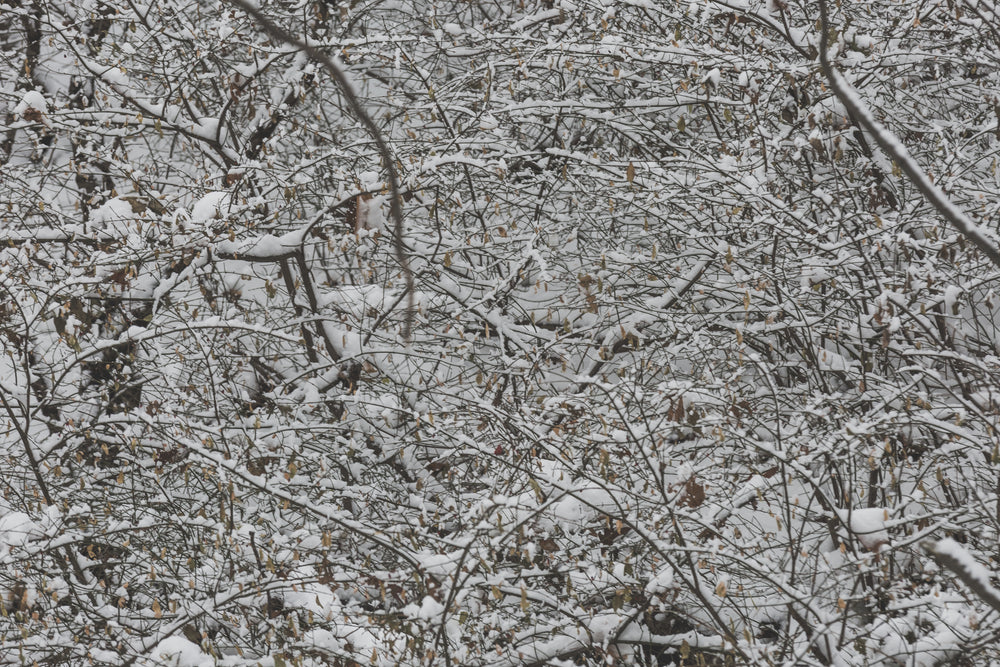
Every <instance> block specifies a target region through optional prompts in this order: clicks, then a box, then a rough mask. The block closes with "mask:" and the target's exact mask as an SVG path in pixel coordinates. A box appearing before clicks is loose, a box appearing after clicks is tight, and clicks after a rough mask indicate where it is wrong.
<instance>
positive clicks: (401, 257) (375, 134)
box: [228, 0, 416, 340]
mask: <svg viewBox="0 0 1000 667" xmlns="http://www.w3.org/2000/svg"><path fill="white" fill-rule="evenodd" d="M228 2H230V3H232V4H234V5H236V6H237V7H239V8H241V9H242V10H243V11H245V12H246V13H247V14H249V15H250V16H251V17H253V19H254V21H256V22H257V24H258V25H259V26H260V27H261V28H262V29H263V30H264V32H266V33H267V34H268V35H270V36H271V37H272V38H274V39H276V40H279V41H281V42H285V43H286V44H291V45H292V46H296V47H298V48H300V49H302V50H303V51H305V52H306V53H307V54H308V55H309V57H310V58H312V59H313V60H316V61H318V62H319V63H320V64H321V65H322V66H323V68H324V69H325V70H326V71H327V73H328V74H329V75H330V76H331V77H332V78H333V80H334V81H336V82H337V86H339V87H340V90H341V92H342V93H343V95H344V99H346V100H347V105H348V107H350V109H351V113H353V114H354V116H355V117H356V118H357V119H358V120H359V121H361V124H362V125H363V126H364V128H365V130H367V131H368V133H369V134H370V135H371V137H372V139H374V140H375V146H376V147H377V148H378V152H379V156H380V157H381V158H382V162H383V163H385V168H386V170H387V171H388V172H389V193H390V203H389V211H390V214H391V216H392V226H393V239H392V241H393V251H394V253H395V255H396V262H397V263H398V264H399V267H400V269H401V270H402V272H403V279H404V281H405V282H406V293H407V310H406V317H405V319H404V321H403V338H404V339H405V340H409V339H410V330H411V329H412V327H413V318H414V313H415V312H416V306H415V302H414V293H415V289H414V285H413V271H412V270H411V269H410V262H409V259H408V258H407V256H406V250H405V248H404V247H403V204H402V201H403V198H402V196H401V195H400V192H399V173H398V172H397V171H396V162H395V160H394V159H393V157H392V152H391V151H390V150H389V145H388V144H387V143H386V141H385V137H383V136H382V131H381V130H379V128H378V125H376V124H375V121H374V120H372V117H371V116H370V115H369V114H368V112H367V111H365V109H364V107H363V106H361V101H360V100H358V97H357V95H355V94H354V88H353V86H351V82H350V81H349V80H348V79H347V76H346V75H345V74H344V71H343V69H341V67H340V65H339V64H338V63H337V62H336V60H334V59H333V58H332V57H330V56H329V55H327V54H326V53H325V52H324V51H323V50H321V49H319V48H317V47H316V46H313V45H311V44H310V43H308V42H307V41H306V40H304V39H302V38H301V37H296V36H294V35H292V34H291V33H289V32H287V31H286V30H285V29H284V28H281V27H280V26H278V25H276V24H274V23H272V22H271V20H270V19H268V18H267V17H266V16H264V15H263V14H262V13H261V11H260V10H259V9H257V7H255V6H254V4H252V3H251V2H248V0H228Z"/></svg>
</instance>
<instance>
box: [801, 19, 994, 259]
mask: <svg viewBox="0 0 1000 667" xmlns="http://www.w3.org/2000/svg"><path fill="white" fill-rule="evenodd" d="M819 11H820V37H819V61H820V65H821V66H822V68H823V74H824V76H826V78H827V80H829V82H830V87H831V88H833V92H834V94H835V95H836V96H837V99H839V100H840V101H841V103H842V104H843V105H844V106H845V107H847V110H848V112H849V113H850V114H851V115H852V117H853V118H854V119H855V120H856V121H857V122H858V123H859V124H860V125H861V126H862V127H863V128H864V129H865V131H867V132H868V133H869V134H870V135H872V137H873V138H874V139H875V142H876V143H877V144H878V145H879V146H880V147H881V148H882V150H883V151H885V152H886V153H887V154H888V155H889V156H890V157H891V158H892V159H893V161H895V163H896V164H897V165H898V166H899V168H900V169H901V170H902V171H903V173H904V174H906V176H907V178H909V179H910V182H911V183H913V185H914V186H916V188H917V190H919V191H920V193H921V194H922V195H923V196H924V197H926V198H927V201H929V202H930V203H931V204H932V205H933V206H934V208H936V209H937V211H938V213H940V214H941V215H942V217H944V219H945V220H947V221H948V222H949V223H951V225H952V226H953V227H954V228H955V229H957V230H958V231H959V233H961V234H962V236H964V237H965V238H967V239H969V240H970V241H972V243H973V244H974V245H975V246H976V247H977V248H979V250H981V251H982V253H983V254H984V255H986V256H987V257H988V258H989V260H990V261H991V262H993V264H994V265H995V266H997V267H1000V249H998V248H997V244H996V242H995V241H993V240H992V239H990V237H989V236H987V234H986V232H985V231H984V230H983V228H981V227H980V226H979V225H977V224H976V223H975V222H973V221H972V219H971V218H969V216H967V215H966V214H965V213H964V212H963V211H962V210H961V209H959V208H958V207H957V206H955V204H954V202H952V201H951V199H949V197H948V195H947V194H945V192H944V190H942V189H941V188H940V187H938V186H937V185H936V184H935V183H934V181H932V180H931V179H930V177H929V176H928V175H927V174H926V173H925V172H924V170H923V169H922V168H921V167H920V165H919V164H917V161H916V160H915V159H913V156H912V155H910V152H909V151H908V150H907V149H906V146H904V145H903V143H902V142H901V141H900V140H899V139H898V138H897V137H896V136H895V135H893V133H892V132H891V131H889V129H888V128H887V127H885V126H884V125H882V123H880V122H878V120H876V119H875V116H873V115H872V112H871V110H870V109H869V108H868V107H867V106H866V105H865V103H864V102H862V101H861V98H860V97H859V96H858V91H856V90H855V89H854V87H853V86H852V85H851V84H850V83H848V81H847V79H845V78H844V75H842V74H841V73H840V72H839V71H838V70H837V68H836V67H834V66H833V63H831V62H830V54H829V52H828V50H829V47H830V44H829V42H830V17H829V10H828V8H827V4H826V0H819Z"/></svg>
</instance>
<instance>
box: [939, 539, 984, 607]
mask: <svg viewBox="0 0 1000 667" xmlns="http://www.w3.org/2000/svg"><path fill="white" fill-rule="evenodd" d="M923 547H924V551H926V552H927V553H928V554H930V556H931V558H933V559H934V562H936V563H937V564H938V565H940V566H941V567H943V568H945V569H946V570H950V571H951V572H952V573H954V574H955V576H957V577H958V578H959V579H961V580H962V583H963V584H965V585H966V586H968V587H969V590H971V591H972V592H973V593H975V594H976V597H978V598H979V599H980V600H982V601H983V602H985V603H986V604H988V605H989V606H991V607H993V608H994V609H996V610H997V611H1000V590H997V589H996V588H994V586H993V584H991V583H990V571H989V570H987V569H986V568H985V567H983V566H982V565H980V564H979V562H978V561H977V560H976V559H975V558H973V557H972V554H970V553H969V552H968V551H966V550H965V548H964V547H962V545H961V544H959V543H958V542H956V541H955V540H953V539H951V538H946V539H943V540H938V541H937V542H925V543H924V544H923Z"/></svg>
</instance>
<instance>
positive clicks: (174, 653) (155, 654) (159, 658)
mask: <svg viewBox="0 0 1000 667" xmlns="http://www.w3.org/2000/svg"><path fill="white" fill-rule="evenodd" d="M152 658H153V660H154V662H153V663H152V664H153V665H156V666H157V667H212V666H213V665H214V664H215V660H214V659H213V658H212V656H210V655H207V654H205V653H202V651H201V648H200V647H199V646H198V645H197V644H195V643H194V642H190V641H188V640H187V639H185V638H184V637H167V638H166V639H164V640H163V641H161V642H160V643H159V644H157V645H156V648H154V649H153V651H152Z"/></svg>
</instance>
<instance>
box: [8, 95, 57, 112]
mask: <svg viewBox="0 0 1000 667" xmlns="http://www.w3.org/2000/svg"><path fill="white" fill-rule="evenodd" d="M28 109H35V110H36V111H41V112H42V113H47V112H48V110H49V104H48V102H46V101H45V96H44V95H42V94H41V93H40V92H38V91H37V90H29V91H28V92H26V93H25V94H24V96H23V97H22V98H21V101H20V102H18V103H17V106H15V107H14V113H16V114H17V115H19V116H21V115H24V112H25V111H27V110H28Z"/></svg>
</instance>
